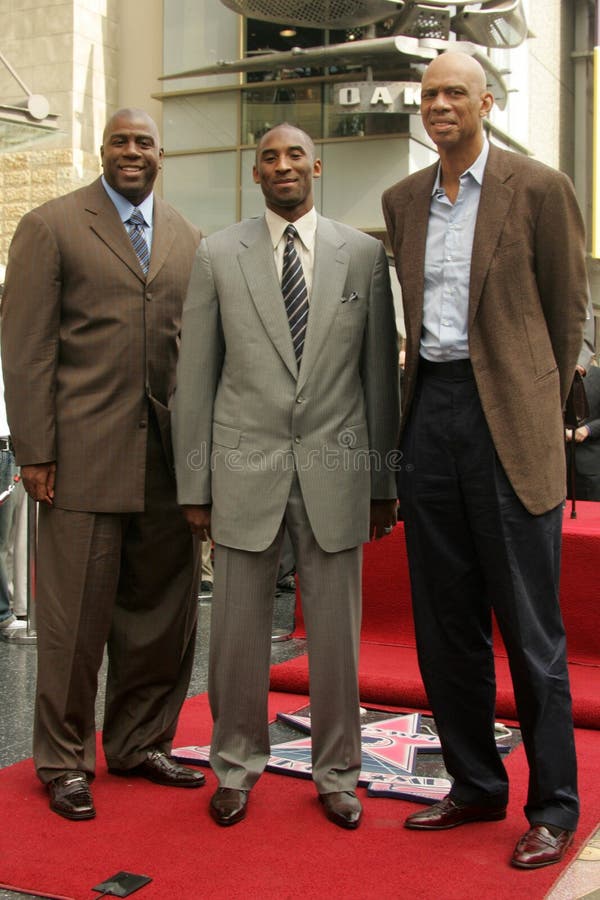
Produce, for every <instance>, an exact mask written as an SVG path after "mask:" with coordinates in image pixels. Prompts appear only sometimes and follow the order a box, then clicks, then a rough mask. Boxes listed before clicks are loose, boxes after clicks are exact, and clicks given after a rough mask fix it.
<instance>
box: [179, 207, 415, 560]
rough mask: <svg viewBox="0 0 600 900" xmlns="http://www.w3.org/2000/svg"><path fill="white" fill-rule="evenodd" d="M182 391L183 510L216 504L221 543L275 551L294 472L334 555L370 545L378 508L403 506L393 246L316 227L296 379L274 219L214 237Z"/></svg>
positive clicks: (196, 270)
mask: <svg viewBox="0 0 600 900" xmlns="http://www.w3.org/2000/svg"><path fill="white" fill-rule="evenodd" d="M177 383H178V387H177V390H176V394H175V402H174V409H173V428H174V431H173V435H174V449H175V465H176V472H177V481H178V497H179V502H180V503H182V504H205V503H211V502H212V504H213V507H212V534H213V537H214V539H215V541H216V542H217V543H220V544H224V545H226V546H230V547H235V548H238V549H244V550H254V551H258V550H263V549H265V548H266V547H267V546H269V544H270V543H271V542H272V541H273V539H274V537H275V535H276V533H277V530H278V528H279V526H280V524H281V521H282V518H283V514H284V510H285V505H286V502H287V499H288V496H289V491H290V485H291V482H292V478H293V474H294V471H297V473H298V478H299V481H300V485H301V488H302V494H303V497H304V502H305V505H306V509H307V512H308V516H309V519H310V523H311V526H312V529H313V532H314V535H315V538H316V540H317V542H318V543H319V545H320V546H321V547H322V548H323V549H324V550H326V551H328V552H334V551H339V550H343V549H346V548H349V547H353V546H357V545H358V544H360V543H362V542H364V541H366V540H367V539H368V522H369V504H370V500H371V498H373V499H385V498H392V497H395V496H396V488H395V478H394V472H393V471H392V466H391V465H390V454H391V452H392V451H393V450H394V448H395V447H396V446H397V436H398V418H399V410H398V407H399V404H398V391H397V383H398V356H397V341H396V326H395V318H394V309H393V301H392V295H391V291H390V283H389V270H388V264H387V259H386V256H385V252H384V249H383V245H382V244H381V243H380V242H379V241H377V240H374V239H373V238H371V237H368V236H367V235H364V234H362V233H361V232H359V231H357V230H356V229H353V228H350V227H348V226H346V225H341V224H339V223H337V222H333V221H331V220H329V219H325V218H323V217H321V216H319V217H318V225H317V234H316V244H315V265H314V272H313V285H312V293H311V299H310V312H309V318H308V328H307V335H306V343H305V347H304V354H303V357H302V363H301V366H300V370H299V371H298V367H297V364H296V359H295V356H294V351H293V347H292V340H291V336H290V330H289V324H288V321H287V317H286V312H285V308H284V305H283V299H282V296H281V289H280V286H279V281H278V278H277V273H276V270H275V264H274V259H273V248H272V244H271V241H270V236H269V232H268V228H267V226H266V223H265V220H264V217H261V218H257V219H249V220H245V221H243V222H241V223H238V224H236V225H233V226H231V227H230V228H227V229H225V230H223V231H221V232H218V233H217V234H213V235H211V236H210V237H208V238H207V239H205V240H204V241H203V242H202V244H201V246H200V248H199V250H198V252H197V254H196V260H195V264H194V267H193V270H192V277H191V281H190V286H189V290H188V296H187V300H186V303H185V306H184V313H183V321H182V346H181V353H180V360H179V366H178V374H177Z"/></svg>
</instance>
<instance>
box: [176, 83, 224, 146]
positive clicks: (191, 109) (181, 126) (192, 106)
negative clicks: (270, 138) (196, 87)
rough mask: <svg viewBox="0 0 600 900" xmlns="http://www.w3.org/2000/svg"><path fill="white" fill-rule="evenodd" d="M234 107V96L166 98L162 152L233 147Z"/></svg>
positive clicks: (213, 95)
mask: <svg viewBox="0 0 600 900" xmlns="http://www.w3.org/2000/svg"><path fill="white" fill-rule="evenodd" d="M237 105H238V95H237V93H235V92H231V93H225V92H219V93H218V94H191V95H188V96H187V97H169V98H166V99H165V100H164V108H163V131H164V133H165V149H166V150H167V151H169V150H170V151H173V150H195V149H202V148H204V147H232V146H233V147H234V146H236V145H237V143H238V133H237V132H238V128H237V117H238V113H237Z"/></svg>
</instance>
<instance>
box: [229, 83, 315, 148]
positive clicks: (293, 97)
mask: <svg viewBox="0 0 600 900" xmlns="http://www.w3.org/2000/svg"><path fill="white" fill-rule="evenodd" d="M322 93H323V88H322V86H321V85H320V84H307V85H304V84H301V83H300V84H299V83H298V82H294V83H291V84H288V83H286V82H284V81H283V82H282V81H273V82H271V84H270V85H269V87H268V88H265V87H264V85H263V86H261V87H260V88H258V87H257V88H256V89H254V90H244V91H242V143H243V144H254V143H256V142H257V141H259V140H260V138H261V137H262V135H263V134H264V133H265V131H267V130H268V129H269V128H271V127H272V126H273V125H278V124H279V123H280V122H290V123H291V124H292V125H297V126H298V127H299V128H302V129H303V130H304V131H306V133H307V134H310V136H311V137H312V138H319V137H322V136H323V129H322V124H321V120H322V102H321V98H322Z"/></svg>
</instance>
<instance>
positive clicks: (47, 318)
mask: <svg viewBox="0 0 600 900" xmlns="http://www.w3.org/2000/svg"><path fill="white" fill-rule="evenodd" d="M100 155H101V158H102V168H103V174H102V176H101V177H100V178H99V179H97V180H96V181H95V182H94V183H93V184H91V185H89V186H88V187H84V188H81V189H79V190H76V191H74V192H72V193H70V194H67V195H66V196H64V197H60V198H59V199H56V200H52V201H50V202H49V203H46V204H44V205H43V206H41V207H39V208H38V209H35V210H33V211H32V212H30V213H27V215H25V216H24V217H23V219H22V220H21V222H20V224H19V226H18V227H17V230H16V232H15V235H14V238H13V240H12V243H11V247H10V252H9V259H8V266H7V271H6V283H5V290H4V299H3V303H2V362H3V366H4V379H5V385H6V402H7V409H8V420H9V423H10V427H11V435H12V439H13V442H14V446H15V453H16V459H17V462H18V464H19V465H20V466H21V474H22V478H23V484H24V486H25V489H26V491H27V493H28V494H29V496H30V497H32V498H33V499H34V500H36V501H38V502H39V531H38V583H37V600H38V603H37V609H36V627H37V651H38V678H37V690H36V700H35V725H34V739H33V758H34V763H35V767H36V771H37V774H38V776H39V778H40V779H41V781H42V782H43V783H44V784H45V785H46V786H47V788H48V794H49V800H50V808H51V809H52V810H53V811H54V812H56V813H58V814H59V815H61V816H64V817H65V818H67V819H75V820H79V819H90V818H92V817H93V816H94V815H95V812H96V811H95V807H94V802H93V798H92V794H91V790H90V782H91V780H92V778H93V777H94V773H95V762H96V759H95V756H96V726H95V720H94V704H95V699H96V693H97V686H98V670H99V668H100V665H101V663H102V658H103V652H104V647H105V645H106V647H107V650H108V674H107V682H106V702H105V711H104V724H103V734H102V741H103V746H104V752H105V756H106V761H107V763H108V767H109V772H111V773H113V774H117V775H122V776H125V777H127V778H134V777H141V778H146V779H149V780H150V781H153V782H156V783H158V784H162V785H169V786H172V787H198V786H200V785H201V784H202V783H203V782H204V776H203V775H202V774H201V773H200V772H196V771H194V770H191V769H187V768H185V767H183V766H179V765H177V764H176V763H174V761H173V760H172V759H171V757H170V749H171V742H172V738H173V735H174V733H175V728H176V725H177V719H178V716H179V711H180V709H181V705H182V704H183V701H184V699H185V696H186V691H187V687H188V683H189V678H190V672H191V667H192V661H193V655H194V645H195V630H196V617H197V570H196V562H197V553H196V552H195V546H194V539H193V537H192V535H191V534H190V531H189V528H188V526H187V523H186V521H185V519H184V517H183V516H182V514H181V510H180V509H179V507H178V505H177V500H176V495H175V477H174V472H173V463H172V451H171V441H170V413H169V402H170V399H171V396H172V393H173V391H174V382H175V369H176V363H177V352H178V342H179V331H180V320H181V309H182V305H183V299H184V295H185V290H186V288H187V283H188V280H189V274H190V269H191V266H192V261H193V258H194V253H195V250H196V247H197V245H198V243H199V241H200V237H201V235H200V232H199V231H198V230H197V229H196V228H195V227H194V226H192V225H191V224H190V223H189V222H187V221H186V220H185V219H184V218H183V217H182V216H180V215H179V214H178V213H177V212H176V211H175V210H174V209H173V208H172V207H171V206H169V205H168V204H167V203H164V202H163V201H162V200H161V199H160V198H158V197H157V196H155V194H154V192H153V186H154V182H155V180H156V177H157V175H158V172H159V169H160V167H161V161H162V156H163V152H162V149H161V146H160V139H159V135H158V129H157V127H156V124H155V123H154V121H153V120H152V119H151V118H150V117H149V116H148V115H147V114H146V113H145V112H144V111H142V110H138V109H122V110H119V111H118V112H116V113H115V114H114V115H113V116H112V117H111V118H110V120H109V121H108V123H107V125H106V128H105V130H104V135H103V141H102V147H101V150H100ZM32 259H34V260H35V265H32ZM32 323H33V324H32Z"/></svg>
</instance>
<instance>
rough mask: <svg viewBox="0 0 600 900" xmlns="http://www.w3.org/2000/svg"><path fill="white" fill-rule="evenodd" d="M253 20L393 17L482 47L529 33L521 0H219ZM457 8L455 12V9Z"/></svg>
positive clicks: (326, 23) (327, 23) (405, 25)
mask: <svg viewBox="0 0 600 900" xmlns="http://www.w3.org/2000/svg"><path fill="white" fill-rule="evenodd" d="M221 3H223V5H224V6H226V7H227V8H228V9H231V10H233V11H234V12H237V13H240V14H241V15H243V16H247V17H248V18H251V19H262V20H263V21H266V22H279V23H281V24H285V25H297V26H303V27H307V28H335V29H339V28H356V27H359V26H363V25H372V24H375V23H376V22H380V21H382V20H385V19H392V20H394V21H393V29H394V33H396V34H403V35H409V36H411V37H419V38H421V37H432V38H440V39H445V40H448V39H449V37H450V32H454V34H455V35H456V37H457V38H458V39H459V40H461V39H466V40H470V41H473V42H474V43H477V44H481V45H482V46H484V47H516V46H518V45H519V44H521V43H522V42H523V41H524V40H525V38H526V37H527V22H526V20H525V13H524V10H523V4H522V0H488V2H484V3H474V2H472V0H456V2H454V3H446V2H443V0H425V2H418V0H404V2H396V0H221ZM454 11H455V12H454Z"/></svg>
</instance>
